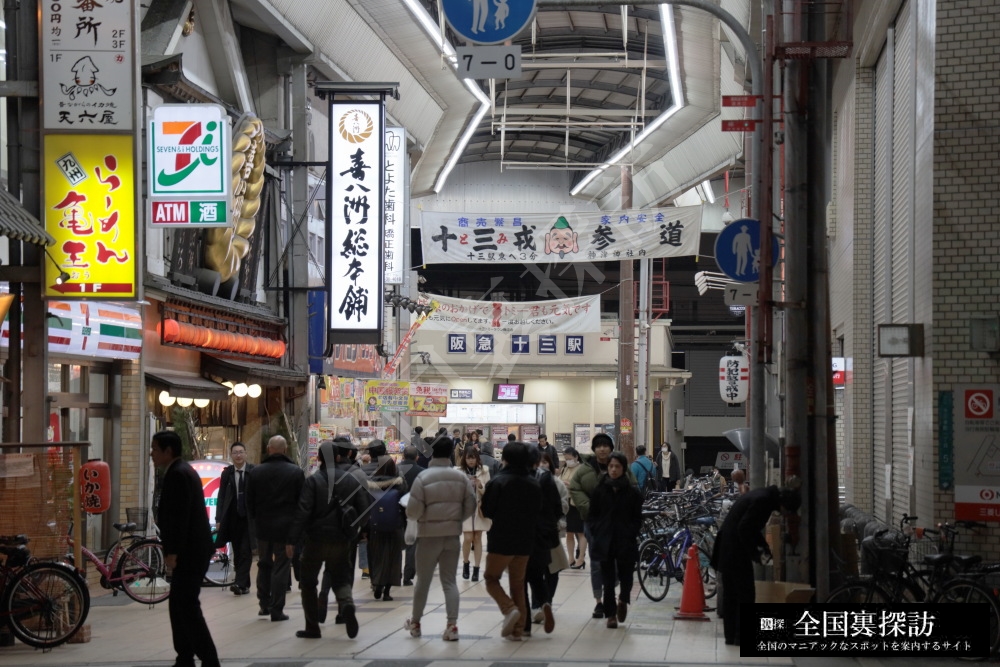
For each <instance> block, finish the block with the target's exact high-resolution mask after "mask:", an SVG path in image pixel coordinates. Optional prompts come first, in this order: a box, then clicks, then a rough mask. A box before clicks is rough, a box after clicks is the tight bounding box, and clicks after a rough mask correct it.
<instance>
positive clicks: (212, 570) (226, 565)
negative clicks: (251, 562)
mask: <svg viewBox="0 0 1000 667" xmlns="http://www.w3.org/2000/svg"><path fill="white" fill-rule="evenodd" d="M218 532H219V531H218V529H217V528H212V542H213V543H215V541H216V537H218ZM234 583H236V569H235V568H234V567H233V553H232V547H230V546H229V543H226V544H223V545H222V546H221V547H219V548H218V549H216V550H215V553H213V554H212V560H210V561H209V563H208V571H207V572H205V578H204V579H203V580H202V586H212V587H228V586H231V585H233V584H234Z"/></svg>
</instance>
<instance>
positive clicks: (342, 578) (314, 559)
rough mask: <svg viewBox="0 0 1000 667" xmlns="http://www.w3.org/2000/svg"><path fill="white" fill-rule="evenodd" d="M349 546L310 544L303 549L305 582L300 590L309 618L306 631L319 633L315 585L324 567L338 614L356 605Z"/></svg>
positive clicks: (327, 543)
mask: <svg viewBox="0 0 1000 667" xmlns="http://www.w3.org/2000/svg"><path fill="white" fill-rule="evenodd" d="M351 546H352V544H351V543H349V542H346V541H345V542H310V541H306V543H305V545H304V546H303V547H302V566H301V572H302V579H300V580H299V590H300V591H302V614H303V616H305V618H306V630H309V631H311V632H319V616H318V614H319V597H318V596H317V594H316V585H317V584H318V583H319V570H320V568H321V567H325V568H326V570H325V572H324V575H323V576H324V578H326V577H327V576H329V577H330V586H331V588H332V589H333V594H334V596H335V597H336V598H337V613H341V612H343V611H344V606H345V605H348V604H350V605H353V604H354V598H353V596H352V594H351V583H352V581H353V577H352V574H353V573H352V572H351V562H350V554H349V553H348V550H349V549H350V548H351Z"/></svg>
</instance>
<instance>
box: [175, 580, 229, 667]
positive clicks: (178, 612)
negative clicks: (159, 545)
mask: <svg viewBox="0 0 1000 667" xmlns="http://www.w3.org/2000/svg"><path fill="white" fill-rule="evenodd" d="M207 570H208V562H207V561H206V562H205V567H203V568H201V570H200V571H199V570H198V568H192V569H183V570H182V569H175V570H174V573H173V577H172V578H171V579H170V597H169V598H167V612H168V614H169V616H170V631H171V634H172V635H173V639H174V650H175V651H177V664H178V665H191V666H192V667H193V666H194V658H195V656H198V658H199V659H200V660H201V664H202V665H203V667H218V665H219V654H218V653H217V652H216V650H215V642H214V641H212V634H211V633H210V632H209V630H208V624H207V623H206V622H205V615H204V614H203V613H202V611H201V600H200V599H199V597H198V596H199V595H200V594H201V582H202V580H203V579H204V577H205V572H206V571H207Z"/></svg>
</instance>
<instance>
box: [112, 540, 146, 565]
mask: <svg viewBox="0 0 1000 667" xmlns="http://www.w3.org/2000/svg"><path fill="white" fill-rule="evenodd" d="M144 539H146V538H145V537H143V536H142V535H133V534H123V535H121V536H120V538H119V541H118V542H117V543H116V544H114V545H113V546H112V547H111V548H110V549H108V551H107V553H105V554H104V565H105V566H106V567H107V568H108V569H109V570H111V571H112V572H114V571H115V570H117V569H118V559H119V558H120V557H121V555H122V554H123V553H125V552H126V551H128V549H129V547H131V546H132V545H134V544H138V543H139V542H141V541H143V540H144Z"/></svg>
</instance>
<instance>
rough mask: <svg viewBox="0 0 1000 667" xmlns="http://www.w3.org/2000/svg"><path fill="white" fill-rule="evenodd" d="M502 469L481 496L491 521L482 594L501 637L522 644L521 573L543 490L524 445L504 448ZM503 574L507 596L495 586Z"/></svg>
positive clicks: (531, 546) (525, 607)
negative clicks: (496, 614)
mask: <svg viewBox="0 0 1000 667" xmlns="http://www.w3.org/2000/svg"><path fill="white" fill-rule="evenodd" d="M501 460H502V461H503V463H504V466H503V467H502V468H501V469H500V472H499V473H498V474H497V476H496V477H494V478H493V479H491V480H490V482H489V484H487V485H486V490H485V491H484V492H483V502H482V508H483V515H484V516H485V517H486V518H487V519H491V520H492V521H493V525H492V526H490V529H489V531H488V532H487V533H486V541H487V544H486V550H487V554H486V571H485V572H484V573H483V579H484V580H485V581H486V592H487V593H489V594H490V597H492V598H493V600H494V601H495V602H496V603H497V606H498V607H499V608H500V613H502V614H503V625H502V627H501V631H500V635H501V636H502V637H505V638H507V639H509V640H511V641H521V637H522V635H523V632H524V630H523V626H524V623H523V619H524V618H525V617H526V616H527V614H528V605H527V601H526V599H525V594H524V578H525V571H526V570H527V567H528V558H529V557H530V555H531V552H532V550H533V549H534V545H535V519H536V517H537V516H538V513H539V512H541V509H542V489H541V486H540V485H539V483H538V480H537V479H535V477H534V475H533V474H532V470H531V457H530V455H529V453H528V448H527V445H525V444H524V443H523V442H518V441H514V442H508V443H507V445H506V446H505V447H504V448H503V453H502V454H501ZM504 572H506V573H507V578H508V584H509V586H510V594H508V593H507V592H506V591H504V589H503V586H501V585H500V577H501V576H503V574H504Z"/></svg>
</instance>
